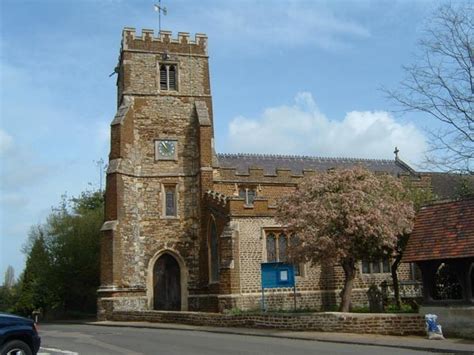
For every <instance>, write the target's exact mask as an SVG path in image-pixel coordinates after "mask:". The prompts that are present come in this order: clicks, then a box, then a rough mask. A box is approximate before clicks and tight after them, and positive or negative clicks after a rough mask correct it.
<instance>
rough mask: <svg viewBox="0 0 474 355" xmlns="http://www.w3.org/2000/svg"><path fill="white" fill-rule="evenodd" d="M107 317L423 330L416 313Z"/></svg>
mask: <svg viewBox="0 0 474 355" xmlns="http://www.w3.org/2000/svg"><path fill="white" fill-rule="evenodd" d="M109 320H114V321H147V322H157V323H179V324H189V325H200V326H214V327H246V328H260V329H261V328H269V329H286V330H314V331H322V332H343V333H362V334H385V335H408V334H410V335H421V334H425V329H424V327H425V324H424V318H423V316H421V315H418V314H392V313H387V314H375V313H340V312H321V313H301V314H298V313H295V314H271V313H270V314H239V315H231V314H221V313H203V312H167V311H141V312H121V311H115V312H113V313H112V315H111V319H109Z"/></svg>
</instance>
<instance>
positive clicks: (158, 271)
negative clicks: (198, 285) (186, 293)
mask: <svg viewBox="0 0 474 355" xmlns="http://www.w3.org/2000/svg"><path fill="white" fill-rule="evenodd" d="M153 308H154V309H157V310H166V311H179V310H181V277H180V268H179V264H178V262H177V261H176V259H175V258H174V257H173V256H172V255H170V254H167V253H165V254H163V255H162V256H160V257H159V258H158V260H157V261H156V262H155V265H154V267H153Z"/></svg>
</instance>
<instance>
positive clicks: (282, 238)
mask: <svg viewBox="0 0 474 355" xmlns="http://www.w3.org/2000/svg"><path fill="white" fill-rule="evenodd" d="M287 244H288V238H287V237H286V235H285V234H284V233H280V235H279V236H278V261H280V262H285V261H286V259H287V256H286V246H287Z"/></svg>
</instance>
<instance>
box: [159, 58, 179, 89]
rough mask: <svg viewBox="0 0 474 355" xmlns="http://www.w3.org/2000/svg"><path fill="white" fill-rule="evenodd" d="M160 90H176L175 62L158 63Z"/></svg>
mask: <svg viewBox="0 0 474 355" xmlns="http://www.w3.org/2000/svg"><path fill="white" fill-rule="evenodd" d="M160 90H177V68H176V65H175V64H162V65H160Z"/></svg>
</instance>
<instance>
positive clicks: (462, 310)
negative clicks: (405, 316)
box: [420, 305, 474, 339]
mask: <svg viewBox="0 0 474 355" xmlns="http://www.w3.org/2000/svg"><path fill="white" fill-rule="evenodd" d="M420 314H436V315H437V316H438V323H439V324H440V325H441V327H442V330H443V334H444V335H446V336H448V337H450V336H453V337H460V338H467V339H474V306H467V305H451V306H421V307H420Z"/></svg>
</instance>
